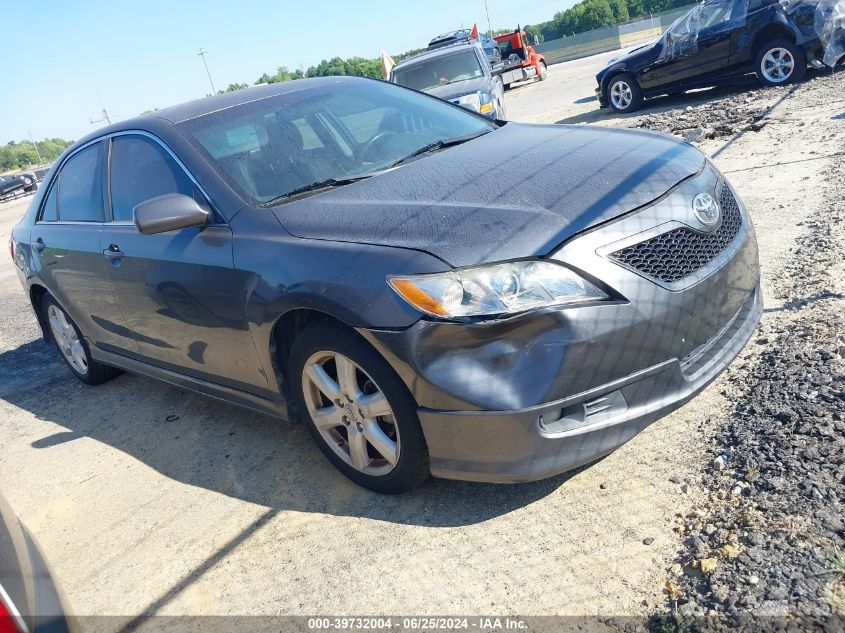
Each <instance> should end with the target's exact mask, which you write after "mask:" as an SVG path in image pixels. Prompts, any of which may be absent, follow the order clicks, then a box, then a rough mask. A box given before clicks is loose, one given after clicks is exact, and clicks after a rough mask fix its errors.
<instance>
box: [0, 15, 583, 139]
mask: <svg viewBox="0 0 845 633" xmlns="http://www.w3.org/2000/svg"><path fill="white" fill-rule="evenodd" d="M3 4H4V5H5V6H4V8H3V11H2V13H3V18H2V22H3V24H4V27H3V33H2V35H0V60H2V61H0V65H1V66H0V67H2V72H0V77H1V78H2V92H0V144H5V143H6V142H8V141H10V140H16V141H19V140H22V139H25V138H27V130H31V131H32V135H33V136H34V137H35V138H36V139H42V138H46V137H62V138H71V139H77V138H80V137H81V136H84V135H85V134H87V133H89V132H91V131H93V130H95V129H96V128H97V127H98V126H99V124H97V125H94V124H91V123H90V119H91V118H92V117H96V115H97V112H98V111H99V110H102V108H104V107H105V108H106V109H107V110H108V111H109V113H110V114H113V115H114V118H115V119H125V118H130V117H133V116H135V115H137V114H140V113H141V112H143V111H144V110H149V109H152V108H155V107H165V106H168V105H173V104H175V103H180V102H182V101H188V100H191V99H196V98H199V97H203V96H205V95H206V94H208V93H209V92H210V87H209V84H208V77H207V76H206V74H205V70H204V69H203V66H202V60H201V58H200V57H199V56H198V55H197V52H198V50H199V48H200V47H203V48H205V49H206V50H207V51H208V55H207V56H206V59H207V60H208V65H209V69H210V71H211V75H212V78H213V80H214V83H215V86H216V87H217V88H218V89H225V88H226V86H228V85H229V84H230V83H235V82H245V83H252V82H254V81H255V80H256V79H257V78H258V77H259V76H260V75H261V73H263V72H265V71H267V72H269V73H272V72H273V71H274V70H275V69H276V67H278V66H281V65H285V66H288V67H289V68H292V69H293V68H297V67H299V66H300V64H302V65H303V66H304V67H305V68H307V67H308V66H311V65H315V64H317V63H318V62H319V61H320V60H321V59H323V58H330V57H333V56H335V55H338V56H341V57H350V56H353V55H360V56H362V57H377V56H378V55H379V54H380V53H381V50H382V49H385V50H387V51H388V53H399V52H403V51H405V50H408V49H411V48H418V47H422V46H424V45H425V44H426V43H427V42H428V40H429V39H430V38H431V37H432V36H434V35H437V34H439V33H442V32H444V31H448V30H451V29H454V28H459V27H460V26H461V25H464V26H466V27H470V26H472V23H473V22H474V21H478V24H479V28H480V29H482V30H484V29H486V26H487V19H486V16H485V12H484V0H425V1H424V2H403V1H402V0H393V1H392V2H387V1H383V0H366V1H364V0H360V1H358V2H354V1H348V0H322V1H320V0H311V1H310V2H308V1H305V2H290V1H287V0H285V1H277V2H257V1H252V0H205V1H204V2H195V1H193V0H168V1H164V0H146V1H144V2H125V1H122V0H112V1H111V2H93V1H86V0H75V1H70V0H40V1H38V2H13V1H11V0H5V1H4V2H3ZM487 4H488V7H489V10H490V20H491V22H492V25H493V28H494V29H496V28H508V27H514V28H515V27H516V24H517V23H521V24H530V23H537V22H541V21H543V20H546V19H549V18H550V17H551V16H552V15H553V14H554V13H555V12H556V11H560V10H563V9H565V8H567V7H569V6H571V5H572V4H574V0H517V2H514V1H513V0H487ZM10 25H15V26H10Z"/></svg>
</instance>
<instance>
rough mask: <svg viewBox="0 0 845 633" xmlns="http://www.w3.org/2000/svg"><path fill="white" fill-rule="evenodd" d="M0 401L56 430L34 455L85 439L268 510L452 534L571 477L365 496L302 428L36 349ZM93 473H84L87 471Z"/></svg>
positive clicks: (31, 347) (27, 348) (7, 360)
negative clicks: (21, 377)
mask: <svg viewBox="0 0 845 633" xmlns="http://www.w3.org/2000/svg"><path fill="white" fill-rule="evenodd" d="M35 365H37V366H38V369H39V370H40V372H41V373H42V374H43V375H46V376H49V377H50V378H49V379H47V380H43V381H40V382H37V381H36V382H32V381H28V382H27V384H26V385H23V384H21V383H18V385H17V386H16V387H14V388H11V389H9V390H7V391H6V392H5V393H3V394H2V397H3V399H5V400H7V401H8V402H10V403H12V404H14V405H15V406H17V407H19V408H20V409H23V410H25V411H28V412H30V413H31V414H32V415H34V416H36V417H37V418H38V419H41V420H47V421H49V422H52V423H55V424H57V425H59V426H61V427H63V428H62V430H60V431H58V432H55V433H52V434H49V435H46V436H45V437H41V438H39V439H37V440H35V441H33V442H32V443H31V446H32V448H33V449H36V450H45V451H49V450H51V449H52V448H53V447H56V446H59V445H63V444H66V443H68V442H74V441H76V440H78V439H80V438H84V437H87V438H91V439H94V440H97V441H98V442H102V443H103V444H106V445H108V446H111V447H113V448H115V449H117V450H119V451H122V452H123V453H126V454H127V455H131V456H132V457H134V458H136V459H138V460H139V461H141V462H142V463H144V464H146V465H147V466H149V467H151V468H153V469H155V470H156V471H158V472H159V473H161V474H162V475H164V476H165V477H168V478H170V479H173V480H176V481H179V482H182V483H184V484H187V485H190V486H198V487H201V488H205V489H207V490H212V491H215V492H219V493H221V494H224V495H227V496H230V497H234V498H237V499H241V500H243V501H248V502H250V503H255V504H259V505H263V506H267V507H269V508H272V509H275V510H295V511H299V512H319V513H324V514H333V515H345V516H355V517H364V518H369V519H374V520H378V521H386V522H392V523H399V524H413V525H425V526H432V527H454V526H464V525H471V524H475V523H480V522H482V521H486V520H488V519H491V518H494V517H497V516H500V515H503V514H507V513H509V512H511V511H513V510H516V509H518V508H522V507H524V506H526V505H529V504H531V503H533V502H534V501H537V500H539V499H542V498H543V497H546V496H547V495H549V494H551V493H552V492H554V491H555V490H556V489H557V488H559V487H560V486H561V485H562V484H563V483H564V482H565V481H567V480H568V479H569V478H571V477H573V476H575V475H576V474H577V473H578V472H579V471H573V472H571V473H567V474H565V475H561V476H557V477H553V478H551V479H547V480H544V481H540V482H534V483H525V484H517V485H509V486H506V485H492V484H480V483H470V482H459V481H446V480H439V479H432V480H430V481H428V482H427V483H426V484H425V485H423V486H422V487H420V488H419V489H417V490H415V491H412V492H410V493H406V494H404V495H399V496H385V495H379V494H376V493H372V492H370V491H367V490H365V489H363V488H360V487H358V486H356V485H355V484H353V483H351V482H350V481H348V480H347V479H346V478H345V477H343V476H342V475H341V474H340V473H338V472H337V471H336V470H335V469H334V467H333V466H331V464H329V462H328V461H327V460H326V458H325V457H324V456H323V455H322V454H321V453H320V451H319V449H318V448H317V446H316V445H315V444H314V442H313V440H312V439H311V437H310V435H309V434H308V432H307V430H306V429H305V427H304V425H302V424H298V423H290V422H285V421H280V420H277V419H274V418H271V417H268V416H264V415H260V414H254V413H251V412H249V411H246V410H244V409H241V408H239V407H235V406H234V405H229V404H227V403H224V402H220V401H217V400H214V399H211V398H207V397H205V396H201V395H198V394H194V393H192V392H189V391H185V390H181V389H178V388H175V387H171V386H169V385H166V384H164V383H161V382H159V381H155V380H152V379H148V378H146V377H142V376H137V375H132V374H124V375H121V376H119V377H118V378H116V379H114V380H112V381H110V382H108V383H106V384H104V385H100V386H98V387H89V386H87V385H82V384H81V383H79V382H78V381H77V380H76V379H75V378H74V377H73V376H71V375H70V373H69V372H68V371H67V370H66V368H64V365H63V363H62V361H61V359H60V358H59V356H58V353H57V352H54V351H53V348H52V347H51V346H48V345H47V344H46V343H44V342H42V341H33V342H30V343H26V344H24V345H22V346H20V347H19V348H15V349H12V350H9V351H6V352H4V353H2V354H0V368H2V369H3V371H4V372H5V373H7V374H11V375H13V374H15V372H16V371H17V370H21V371H24V370H26V372H27V373H28V374H29V375H32V371H33V367H34V366H35ZM96 468H97V464H96V463H94V464H86V469H88V470H89V471H90V469H96Z"/></svg>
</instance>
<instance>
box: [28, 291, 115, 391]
mask: <svg viewBox="0 0 845 633" xmlns="http://www.w3.org/2000/svg"><path fill="white" fill-rule="evenodd" d="M41 310H42V314H43V315H44V319H45V320H46V322H47V325H48V326H49V330H50V338H52V339H53V343H55V345H56V347H57V348H58V350H59V355H60V356H61V357H62V360H63V361H65V364H66V365H67V366H68V369H70V371H71V372H72V373H73V375H74V376H76V377H77V378H78V379H79V380H81V381H82V382H84V383H85V384H86V385H99V384H102V383H104V382H107V381H109V380H111V379H112V378H114V377H115V376H119V375H120V374H121V373H122V372H121V371H120V370H119V369H116V368H114V367H109V366H108V365H103V364H102V363H98V362H97V361H95V360H94V359H93V358H92V357H91V350H89V349H88V343H87V342H86V341H85V337H84V336H82V332H80V331H79V328H78V327H77V326H76V323H74V322H73V319H71V318H70V316H68V314H67V312H65V311H64V308H62V307H61V306H60V305H59V304H58V303H57V302H56V300H55V299H53V297H51V296H50V295H49V294H45V295H44V299H43V300H42V302H41Z"/></svg>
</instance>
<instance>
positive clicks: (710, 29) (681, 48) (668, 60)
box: [640, 0, 734, 88]
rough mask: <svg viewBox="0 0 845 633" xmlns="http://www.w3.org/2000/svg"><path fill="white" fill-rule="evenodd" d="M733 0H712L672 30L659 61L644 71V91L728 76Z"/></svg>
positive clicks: (663, 45)
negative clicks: (726, 74)
mask: <svg viewBox="0 0 845 633" xmlns="http://www.w3.org/2000/svg"><path fill="white" fill-rule="evenodd" d="M733 7H734V2H733V0H711V1H710V2H705V3H704V4H701V5H699V6H698V7H696V8H695V9H693V10H692V11H691V12H690V15H689V16H687V18H686V19H685V20H684V21H683V22H680V23H678V24H676V25H674V26H673V27H672V28H670V29H669V30H668V31H667V32H666V33H665V34H664V36H663V38H662V39H661V41H660V45H661V47H662V49H661V52H660V54H659V56H658V58H657V61H656V62H655V63H654V64H653V65H652V66H651V67H650V68H648V69H646V70H644V71H643V74H642V81H641V82H640V84H641V86H642V87H643V88H654V87H657V86H670V85H683V84H684V83H692V82H694V81H696V80H698V79H703V78H705V77H708V76H715V75H718V74H721V73H722V72H724V71H725V70H726V69H727V68H728V66H729V64H730V53H731V30H732V27H733V25H734V23H733V21H732V19H731V16H732V10H733Z"/></svg>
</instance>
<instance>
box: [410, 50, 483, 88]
mask: <svg viewBox="0 0 845 633" xmlns="http://www.w3.org/2000/svg"><path fill="white" fill-rule="evenodd" d="M483 74H484V72H483V71H482V70H481V64H480V63H479V61H478V57H477V56H476V55H475V51H474V50H471V49H467V50H463V51H461V52H459V53H454V54H452V55H444V56H442V57H435V58H433V59H428V60H423V61H420V62H417V63H414V64H410V65H408V66H404V67H402V68H397V69H396V70H395V71H394V72H393V81H394V82H395V83H397V84H400V85H402V86H407V87H408V88H413V89H414V90H429V89H431V88H436V87H437V86H445V85H447V84H451V83H455V82H456V81H464V80H466V79H475V78H476V77H481V76H482V75H483Z"/></svg>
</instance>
